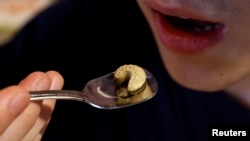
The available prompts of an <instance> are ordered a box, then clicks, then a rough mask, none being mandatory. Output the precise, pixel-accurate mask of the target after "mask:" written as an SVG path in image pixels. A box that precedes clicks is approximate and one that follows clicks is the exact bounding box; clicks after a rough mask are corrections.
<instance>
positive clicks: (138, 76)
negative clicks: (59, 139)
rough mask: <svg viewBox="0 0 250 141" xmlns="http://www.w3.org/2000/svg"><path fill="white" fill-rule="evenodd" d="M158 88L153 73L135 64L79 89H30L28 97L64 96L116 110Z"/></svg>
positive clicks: (152, 93)
mask: <svg viewBox="0 0 250 141" xmlns="http://www.w3.org/2000/svg"><path fill="white" fill-rule="evenodd" d="M157 91H158V84H157V81H156V79H155V78H154V76H153V75H152V74H151V73H150V72H149V71H147V70H146V69H142V68H140V67H138V66H136V65H124V66H121V67H120V68H118V69H117V71H115V72H112V73H110V74H107V75H104V76H102V77H100V78H96V79H93V80H90V81H89V82H88V83H87V84H86V86H85V87H84V89H83V90H82V91H75V90H45V91H31V92H30V100H32V101H33V100H43V99H64V100H77V101H82V102H85V103H87V104H89V105H91V106H94V107H96V108H100V109H119V108H124V107H128V106H133V105H136V104H139V103H142V102H145V101H147V100H149V99H151V98H152V97H153V96H155V94H156V93H157Z"/></svg>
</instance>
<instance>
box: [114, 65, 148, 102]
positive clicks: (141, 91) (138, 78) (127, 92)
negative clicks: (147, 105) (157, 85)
mask: <svg viewBox="0 0 250 141" xmlns="http://www.w3.org/2000/svg"><path fill="white" fill-rule="evenodd" d="M114 79H115V84H116V93H117V96H118V104H119V105H124V104H128V103H136V102H138V101H142V100H143V99H146V98H149V97H151V96H152V94H153V92H152V90H151V88H150V86H149V85H148V82H147V74H146V72H145V70H144V69H143V68H141V67H140V66H137V65H133V64H128V65H123V66H120V67H119V68H118V69H117V70H116V71H115V73H114Z"/></svg>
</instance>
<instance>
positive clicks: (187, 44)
mask: <svg viewBox="0 0 250 141" xmlns="http://www.w3.org/2000/svg"><path fill="white" fill-rule="evenodd" d="M137 2H138V4H139V6H140V8H141V10H142V12H143V14H144V15H145V17H146V19H147V21H148V22H149V25H150V28H151V29H152V32H153V35H154V37H155V40H156V43H157V44H158V48H159V51H160V53H161V57H162V59H163V62H164V65H165V67H166V69H167V71H168V72H169V74H170V75H171V77H172V78H173V79H174V80H175V81H177V82H178V83H179V84H181V85H183V86H185V87H188V88H191V89H195V90H202V91H217V90H224V89H227V88H229V87H231V86H233V85H236V84H237V83H240V82H241V81H243V79H245V78H247V77H249V73H250V28H249V25H250V18H249V15H250V8H249V7H250V1H248V0H137Z"/></svg>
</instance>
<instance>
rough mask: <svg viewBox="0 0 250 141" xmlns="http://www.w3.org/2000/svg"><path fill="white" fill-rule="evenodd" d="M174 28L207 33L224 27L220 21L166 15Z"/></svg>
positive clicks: (166, 18)
mask: <svg viewBox="0 0 250 141" xmlns="http://www.w3.org/2000/svg"><path fill="white" fill-rule="evenodd" d="M164 18H165V20H166V21H167V22H169V23H170V24H171V25H172V26H173V27H174V28H176V29H179V30H183V31H186V32H193V33H206V32H210V31H213V30H215V29H218V28H220V27H222V26H223V25H222V24H220V23H213V22H207V21H199V20H195V19H191V18H185V17H174V16H167V15H165V16H164Z"/></svg>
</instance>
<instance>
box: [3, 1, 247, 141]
mask: <svg viewBox="0 0 250 141" xmlns="http://www.w3.org/2000/svg"><path fill="white" fill-rule="evenodd" d="M124 64H137V65H139V66H142V67H144V68H146V69H148V70H149V71H150V72H152V73H153V74H154V75H155V77H156V79H157V81H158V84H159V92H158V93H157V95H156V96H155V97H154V98H152V99H151V100H149V101H147V102H145V103H142V104H139V105H136V106H133V107H128V108H124V109H117V110H102V109H96V108H94V107H91V106H90V105H87V104H85V103H81V102H77V101H63V100H59V101H57V104H56V107H55V111H54V113H53V115H52V119H51V122H50V124H49V126H48V127H47V130H46V132H45V134H44V137H43V140H44V141H78V140H81V141H87V140H91V141H103V140H105V141H106V140H107V141H186V140H188V141H206V140H208V136H209V135H210V134H211V130H210V126H214V125H222V126H226V125H227V126H229V127H230V126H233V125H237V126H240V125H249V124H250V112H249V109H247V108H245V107H243V106H242V105H240V104H239V103H237V102H236V101H235V100H233V99H232V98H231V97H229V96H228V95H227V94H225V93H224V92H223V91H220V92H213V93H206V92H199V91H193V90H189V89H187V88H184V87H182V86H180V85H178V84H177V83H175V81H173V80H172V79H171V77H170V76H169V75H168V73H167V71H166V70H165V69H164V66H163V64H162V62H161V59H160V56H159V53H158V50H157V47H156V44H155V41H154V38H153V36H152V33H151V31H150V28H149V26H148V24H147V22H146V20H145V19H144V17H143V15H142V13H141V11H140V9H139V7H138V5H137V3H136V1H134V0H61V1H60V2H59V3H58V4H56V5H54V6H52V7H50V8H48V9H47V10H46V11H44V12H43V13H41V14H39V15H38V16H37V17H35V18H34V19H33V20H32V21H31V22H29V23H28V24H27V25H26V26H25V27H24V28H23V29H22V30H21V31H20V32H19V33H18V35H17V36H16V37H15V38H14V39H13V41H12V42H10V43H8V44H6V45H5V46H3V47H2V48H0V65H1V73H0V78H1V82H0V87H1V88H3V87H6V86H8V85H11V84H17V83H18V82H19V81H20V80H21V79H22V78H24V77H25V76H26V75H28V74H29V73H30V72H32V71H48V70H57V71H58V72H60V73H61V74H62V75H63V76H64V79H65V85H64V89H73V90H82V89H83V87H84V85H85V84H86V83H87V82H88V80H90V79H93V78H97V77H99V76H102V75H104V74H107V73H110V72H112V71H114V70H115V69H116V68H117V67H119V66H121V65H124ZM249 134H250V132H249Z"/></svg>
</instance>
